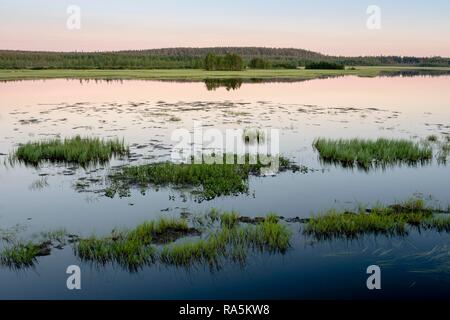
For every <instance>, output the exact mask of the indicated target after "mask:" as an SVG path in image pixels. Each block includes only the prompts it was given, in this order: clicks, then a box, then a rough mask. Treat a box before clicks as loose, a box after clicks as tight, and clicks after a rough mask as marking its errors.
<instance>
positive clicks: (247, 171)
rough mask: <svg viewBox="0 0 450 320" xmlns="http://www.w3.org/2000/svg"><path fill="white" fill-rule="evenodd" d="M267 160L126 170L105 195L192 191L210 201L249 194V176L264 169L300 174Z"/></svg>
mask: <svg viewBox="0 0 450 320" xmlns="http://www.w3.org/2000/svg"><path fill="white" fill-rule="evenodd" d="M214 159H215V160H217V161H215V160H214ZM230 159H231V160H230ZM267 160H268V161H267V162H266V161H262V158H261V156H258V157H253V156H250V155H246V156H242V157H241V156H237V155H223V156H221V155H218V156H217V157H215V156H213V157H210V158H208V159H206V158H203V160H202V161H200V163H198V164H197V163H195V161H193V162H194V163H186V164H184V163H181V164H175V163H171V162H165V163H155V164H146V165H139V166H130V167H124V168H122V169H120V170H118V171H116V172H113V173H112V174H111V175H110V176H109V179H110V181H111V186H109V187H108V188H107V189H106V195H107V196H108V197H114V196H115V194H116V193H118V194H119V196H121V197H123V196H128V194H129V188H130V187H131V186H139V187H141V188H142V190H143V191H145V188H148V187H151V186H154V187H161V186H162V187H164V186H170V187H177V188H191V189H193V191H192V193H193V194H194V195H195V196H196V197H197V199H198V200H199V201H201V200H211V199H213V198H215V197H218V196H226V195H236V194H239V193H245V192H247V191H248V177H249V175H260V174H261V171H263V170H264V169H269V168H271V167H273V168H274V169H275V170H276V169H278V170H280V171H285V170H293V171H297V170H298V168H299V167H298V166H296V165H294V164H292V163H291V162H290V161H289V160H288V159H285V158H283V157H279V158H278V157H268V159H267Z"/></svg>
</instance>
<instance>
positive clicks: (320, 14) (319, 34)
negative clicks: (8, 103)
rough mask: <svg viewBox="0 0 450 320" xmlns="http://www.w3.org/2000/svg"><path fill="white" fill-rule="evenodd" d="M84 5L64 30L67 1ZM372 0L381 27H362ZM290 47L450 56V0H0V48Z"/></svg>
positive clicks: (340, 52) (336, 52) (327, 51)
mask: <svg viewBox="0 0 450 320" xmlns="http://www.w3.org/2000/svg"><path fill="white" fill-rule="evenodd" d="M70 5H77V6H79V7H80V9H81V29H80V30H69V29H68V28H67V27H66V22H67V19H68V17H69V14H68V13H67V11H66V10H67V8H68V6H70ZM369 5H377V6H379V7H380V8H381V29H380V30H370V29H368V28H367V27H366V22H367V19H368V17H369V15H368V14H367V12H366V10H367V8H368V6H369ZM209 46H265V47H295V48H302V49H308V50H313V51H318V52H322V53H325V54H331V55H351V56H358V55H414V56H435V55H440V56H446V57H450V1H448V0H434V1H423V0H422V1H419V0H409V1H406V0H397V1H392V0H391V1H389V0H371V1H366V0H342V1H332V0H328V1H325V0H315V1H310V0H284V1H280V0H278V1H276V0H260V1H257V0H246V1H245V0H228V1H220V2H219V1H213V0H209V1H208V0H191V1H187V0H164V1H138V0H121V1H119V0H58V1H54V0H34V1H33V0H24V1H20V0H19V1H18V0H0V49H13V50H46V51H110V50H127V49H136V50H138V49H152V48H162V47H209Z"/></svg>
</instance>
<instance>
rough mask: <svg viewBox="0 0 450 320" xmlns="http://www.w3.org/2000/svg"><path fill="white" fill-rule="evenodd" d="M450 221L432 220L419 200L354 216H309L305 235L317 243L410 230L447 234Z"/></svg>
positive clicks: (331, 212) (332, 213)
mask: <svg viewBox="0 0 450 320" xmlns="http://www.w3.org/2000/svg"><path fill="white" fill-rule="evenodd" d="M449 223H450V219H449V218H448V217H447V218H439V219H437V218H436V217H434V216H433V209H432V208H428V207H426V205H425V202H424V201H423V200H422V199H409V200H407V201H404V202H402V203H398V204H394V205H391V206H381V205H377V206H374V207H373V208H371V209H369V210H365V209H363V208H360V209H359V210H357V211H356V212H352V211H338V210H335V209H331V210H328V211H326V212H325V213H323V214H319V215H317V216H312V217H311V218H310V219H309V220H308V221H307V222H306V224H305V227H304V233H305V234H307V235H310V236H313V237H314V238H316V239H333V238H357V237H358V236H361V235H364V234H384V235H393V236H395V235H404V234H407V233H408V226H409V227H418V228H420V227H424V228H428V229H440V230H447V229H446V228H448V225H449Z"/></svg>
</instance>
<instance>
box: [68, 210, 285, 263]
mask: <svg viewBox="0 0 450 320" xmlns="http://www.w3.org/2000/svg"><path fill="white" fill-rule="evenodd" d="M215 212H216V213H217V215H215V216H214V217H213V219H214V221H215V222H218V224H219V225H218V228H211V229H210V230H209V232H207V233H206V235H205V236H204V237H200V238H197V239H194V238H193V237H192V236H201V234H200V233H199V232H189V231H190V230H192V229H190V228H189V227H188V225H187V223H186V221H185V220H181V219H170V220H167V219H160V220H157V221H149V222H146V223H143V224H141V225H139V226H137V227H136V228H134V229H132V230H130V231H122V232H117V231H115V232H113V233H112V234H111V235H110V236H107V237H104V238H97V237H90V238H85V239H81V240H80V241H79V242H78V243H77V244H76V246H75V253H76V255H77V256H78V257H80V258H81V259H82V260H84V261H91V262H94V263H97V264H101V265H104V264H107V263H117V264H119V265H120V266H123V267H125V268H127V269H128V270H130V271H137V270H138V269H139V268H141V267H143V266H145V265H149V264H151V263H154V262H156V261H160V262H161V263H163V264H167V265H175V266H185V267H189V266H192V265H194V264H205V265H208V266H210V267H214V268H218V267H219V266H220V262H221V261H222V260H223V259H231V260H232V261H236V262H240V263H242V262H244V261H245V258H246V256H247V253H248V251H249V250H257V251H260V252H270V253H284V252H285V251H286V250H287V249H288V248H289V246H290V231H289V230H288V228H287V226H285V225H283V224H281V223H279V221H278V219H275V218H274V217H272V216H267V217H266V218H265V219H263V221H262V222H261V223H258V224H256V225H244V226H242V225H240V224H239V222H238V217H239V215H238V214H237V213H234V212H223V213H218V212H217V211H215ZM174 229H175V230H178V229H183V230H184V233H180V234H179V237H178V238H181V240H179V241H177V239H178V238H177V239H175V238H172V239H170V241H169V244H165V245H163V246H162V247H161V246H160V244H161V242H159V241H156V239H155V235H159V236H160V237H163V238H167V237H166V236H164V234H165V233H170V232H171V231H172V230H174Z"/></svg>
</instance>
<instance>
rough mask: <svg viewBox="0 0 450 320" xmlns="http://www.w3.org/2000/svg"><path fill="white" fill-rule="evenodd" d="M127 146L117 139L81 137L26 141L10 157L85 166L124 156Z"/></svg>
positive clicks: (35, 163) (36, 161)
mask: <svg viewBox="0 0 450 320" xmlns="http://www.w3.org/2000/svg"><path fill="white" fill-rule="evenodd" d="M128 153H129V149H128V147H127V146H126V145H125V143H124V142H123V141H120V140H118V139H112V140H102V139H99V138H81V137H80V136H76V137H73V138H66V139H64V140H60V139H52V140H46V141H39V142H28V143H26V144H23V145H21V146H19V148H18V149H17V150H16V151H15V153H14V154H13V156H12V157H11V159H12V160H13V161H14V160H18V161H19V162H23V163H25V164H30V165H34V166H37V165H39V164H40V163H41V162H42V161H50V162H55V163H56V162H66V163H74V164H78V165H81V166H86V165H89V164H95V163H106V162H108V161H109V160H110V159H111V157H112V156H126V155H128Z"/></svg>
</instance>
